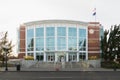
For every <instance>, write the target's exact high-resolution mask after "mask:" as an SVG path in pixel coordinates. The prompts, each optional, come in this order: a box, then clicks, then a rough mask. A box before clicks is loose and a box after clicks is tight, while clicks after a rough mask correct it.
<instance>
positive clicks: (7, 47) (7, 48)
mask: <svg viewBox="0 0 120 80" xmlns="http://www.w3.org/2000/svg"><path fill="white" fill-rule="evenodd" d="M2 48H3V50H4V52H5V71H8V66H7V53H8V50H9V49H10V47H9V46H7V45H3V46H2Z"/></svg>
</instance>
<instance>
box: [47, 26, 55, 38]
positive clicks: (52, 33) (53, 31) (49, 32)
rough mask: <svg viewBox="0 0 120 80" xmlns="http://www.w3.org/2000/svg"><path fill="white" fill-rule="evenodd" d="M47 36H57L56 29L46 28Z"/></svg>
mask: <svg viewBox="0 0 120 80" xmlns="http://www.w3.org/2000/svg"><path fill="white" fill-rule="evenodd" d="M46 36H47V37H48V36H55V28H54V27H47V28H46Z"/></svg>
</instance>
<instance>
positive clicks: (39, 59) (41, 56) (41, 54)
mask: <svg viewBox="0 0 120 80" xmlns="http://www.w3.org/2000/svg"><path fill="white" fill-rule="evenodd" d="M36 59H37V60H38V61H43V60H44V56H43V53H37V54H36Z"/></svg>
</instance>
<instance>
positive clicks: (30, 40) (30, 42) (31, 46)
mask: <svg viewBox="0 0 120 80" xmlns="http://www.w3.org/2000/svg"><path fill="white" fill-rule="evenodd" d="M33 50H34V29H28V30H27V51H33Z"/></svg>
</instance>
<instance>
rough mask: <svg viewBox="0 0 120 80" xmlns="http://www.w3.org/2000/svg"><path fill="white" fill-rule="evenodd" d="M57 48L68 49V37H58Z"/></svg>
mask: <svg viewBox="0 0 120 80" xmlns="http://www.w3.org/2000/svg"><path fill="white" fill-rule="evenodd" d="M57 49H58V50H66V38H65V37H58V38H57Z"/></svg>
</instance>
